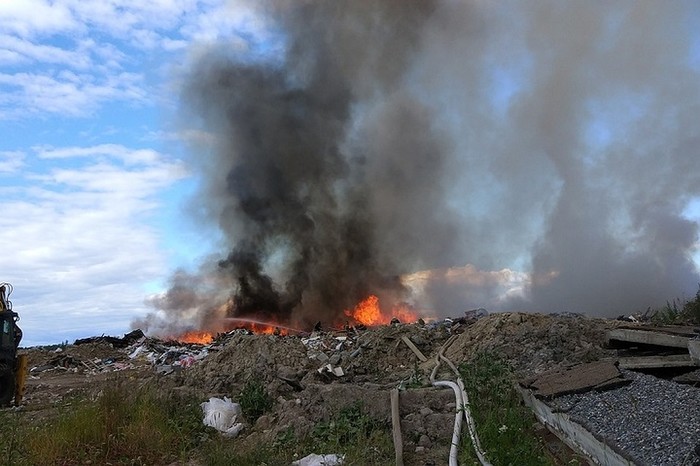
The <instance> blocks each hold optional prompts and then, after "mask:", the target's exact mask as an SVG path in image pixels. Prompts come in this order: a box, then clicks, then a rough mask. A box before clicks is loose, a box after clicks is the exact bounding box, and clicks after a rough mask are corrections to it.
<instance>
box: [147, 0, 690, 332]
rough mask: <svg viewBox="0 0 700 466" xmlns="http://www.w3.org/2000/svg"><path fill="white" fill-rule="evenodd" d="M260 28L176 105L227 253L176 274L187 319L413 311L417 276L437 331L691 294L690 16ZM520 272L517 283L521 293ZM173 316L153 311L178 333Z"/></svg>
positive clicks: (339, 11) (272, 8) (280, 9)
mask: <svg viewBox="0 0 700 466" xmlns="http://www.w3.org/2000/svg"><path fill="white" fill-rule="evenodd" d="M253 8H254V9H255V12H256V14H257V15H258V16H259V17H260V18H265V20H266V21H267V23H266V24H268V25H272V26H270V27H271V28H272V29H274V30H275V31H276V34H277V35H276V36H275V37H278V38H280V39H279V42H281V43H282V45H281V46H280V47H279V50H277V52H276V53H271V54H268V55H265V54H264V53H263V54H259V55H260V56H251V54H245V53H236V52H235V51H231V50H227V49H226V47H225V46H224V45H221V44H220V45H218V46H216V47H213V48H212V49H211V50H210V51H209V52H207V53H204V54H202V55H201V57H200V58H199V59H198V60H197V61H196V63H195V64H194V65H193V66H192V68H191V70H190V74H189V78H188V80H187V83H186V86H185V92H184V102H185V103H186V105H187V107H188V109H189V110H188V112H189V113H188V115H189V116H190V118H191V120H192V121H195V122H196V123H192V124H193V125H199V127H200V129H204V130H206V131H207V132H208V133H210V134H212V135H213V140H214V141H215V142H214V143H213V145H212V146H211V147H209V148H205V147H199V148H198V149H197V150H196V151H195V154H197V157H196V159H195V160H194V161H193V163H194V166H196V167H198V168H199V170H200V172H201V175H202V179H203V180H204V182H203V187H202V190H201V193H200V196H199V197H198V203H199V205H200V206H201V207H200V209H201V210H202V211H203V212H204V214H205V215H204V217H205V218H207V219H209V220H213V221H214V222H215V224H216V226H217V228H219V229H220V230H221V231H222V232H223V233H224V237H225V238H226V242H227V244H226V247H227V248H228V252H227V253H225V254H224V256H223V257H221V258H219V260H217V261H213V262H211V263H206V264H204V265H203V268H202V270H201V271H199V272H198V273H196V274H193V275H187V274H184V273H179V274H177V275H176V277H175V281H174V288H175V289H178V290H182V289H187V290H189V291H188V292H189V293H191V294H192V295H193V296H195V297H196V299H194V301H193V300H192V299H190V300H189V303H190V304H192V302H196V306H195V307H197V308H200V309H209V311H207V312H203V313H195V315H197V316H200V317H199V318H202V319H204V320H206V319H208V318H209V317H203V316H211V315H213V314H215V315H221V314H222V313H223V315H229V316H230V315H237V316H241V315H251V314H252V315H256V316H264V317H269V318H274V319H275V320H282V321H290V320H291V321H295V322H301V323H306V324H308V323H310V322H313V321H316V320H323V321H326V322H332V321H334V320H336V319H337V318H338V317H339V316H342V311H343V310H344V309H349V308H351V307H352V306H353V305H354V304H356V303H357V302H358V301H359V300H361V299H362V298H364V297H366V296H367V295H368V294H370V293H374V294H377V295H379V296H380V299H382V300H383V301H382V302H387V303H391V302H397V301H400V300H404V299H410V298H411V294H410V293H411V291H415V290H411V288H410V287H408V286H407V284H410V280H406V279H405V278H406V277H408V276H409V275H410V274H411V273H414V272H418V271H421V270H423V271H427V270H431V271H432V272H430V273H428V272H426V273H425V274H424V275H422V276H421V277H422V278H421V280H423V281H422V283H423V286H422V291H423V297H422V298H421V305H422V306H425V307H429V308H431V309H433V312H435V313H437V314H443V315H445V314H454V313H455V312H459V311H461V310H464V309H469V308H472V307H487V308H490V309H529V310H538V311H561V310H569V311H578V312H585V313H589V314H597V315H612V314H620V313H622V312H627V311H634V310H641V309H643V308H646V307H647V306H650V305H656V304H659V303H663V302H664V301H665V300H667V299H670V298H672V297H678V296H681V295H683V294H686V295H688V294H690V293H694V289H695V288H696V286H697V281H698V271H697V268H696V265H695V263H694V262H693V260H692V257H691V254H692V253H693V250H694V248H695V247H696V244H697V240H698V224H697V221H696V220H694V219H693V218H691V217H688V215H686V209H687V206H688V205H689V203H691V202H693V201H694V200H697V199H698V197H699V196H700V169H698V166H697V164H698V160H700V126H699V125H697V123H696V119H697V115H698V114H700V86H698V82H700V81H699V80H698V78H699V77H700V76H699V69H700V45H698V44H700V39H699V38H698V33H697V31H698V29H697V27H694V26H697V24H696V23H697V21H694V20H693V19H691V18H697V17H699V16H698V13H699V11H698V8H697V5H696V4H695V3H694V2H674V3H672V4H671V3H667V2H651V1H621V2H616V3H615V4H606V5H605V7H604V8H603V6H602V5H600V4H598V3H595V2H557V1H552V2H547V1H544V2H542V1H537V2H518V3H508V2H506V3H503V2H481V1H450V0H443V1H438V0H435V1H422V0H421V1H418V0H416V1H405V0H391V1H390V0H383V1H356V0H335V1H321V0H305V1H278V2H272V1H270V2H255V4H254V7H253ZM467 264H469V267H467V268H464V269H462V272H461V273H463V274H466V275H465V277H466V278H465V281H460V280H459V279H458V277H459V276H460V275H459V273H456V272H455V270H456V269H454V267H464V266H465V265H467ZM450 267H452V268H451V269H449V270H451V272H450V273H449V274H446V273H445V272H444V271H445V270H448V268H450ZM509 268H510V269H509ZM513 269H516V270H517V269H519V270H524V271H529V273H528V274H527V277H528V278H527V279H524V280H522V282H521V283H520V284H518V285H517V286H515V285H514V287H515V288H517V289H518V290H519V291H518V292H516V293H514V292H513V289H510V290H504V289H503V284H504V283H506V281H507V280H512V279H513V277H518V276H520V275H518V274H517V273H515V272H512V270H513ZM495 270H499V271H500V272H498V273H493V271H495ZM441 271H442V272H441ZM448 275H449V277H450V278H449V280H444V279H442V278H441V277H443V278H444V277H446V276H448ZM467 275H468V276H467ZM402 277H403V278H404V279H403V280H402ZM431 277H432V278H431ZM479 277H481V278H479ZM499 280H501V281H499ZM183 283H187V284H188V286H189V288H188V287H187V286H184V287H183V286H182V285H183ZM212 283H216V289H217V291H216V292H215V293H211V292H212ZM480 284H483V285H484V286H481V285H480ZM222 289H223V290H225V291H222ZM171 292H172V290H171ZM211 296H215V297H216V298H215V299H214V298H209V297H211ZM413 297H414V298H415V296H413ZM210 299H211V301H210ZM166 301H167V302H166ZM187 302H188V301H187V300H183V301H182V302H179V303H178V302H174V301H173V302H170V301H168V300H165V299H164V298H163V297H161V298H159V299H158V300H157V302H155V305H156V307H157V308H158V309H160V311H159V312H160V313H161V314H162V315H164V316H165V320H166V321H173V320H179V319H180V317H183V316H184V315H185V314H187V313H188V312H190V311H189V310H191V308H192V307H191V306H189V305H188V304H187ZM222 306H223V307H222ZM187 309H189V310H188V311H187V312H185V310H187ZM214 309H216V311H212V310H214ZM222 309H224V310H222ZM212 313H213V314H212ZM161 314H159V315H161ZM162 315H161V316H162ZM187 315H189V314H187Z"/></svg>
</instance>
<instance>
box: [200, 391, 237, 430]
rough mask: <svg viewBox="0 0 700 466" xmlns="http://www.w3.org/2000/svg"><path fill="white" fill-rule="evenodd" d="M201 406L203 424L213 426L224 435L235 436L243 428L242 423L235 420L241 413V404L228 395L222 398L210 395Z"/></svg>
mask: <svg viewBox="0 0 700 466" xmlns="http://www.w3.org/2000/svg"><path fill="white" fill-rule="evenodd" d="M201 406H202V410H203V411H204V420H203V422H204V425H205V426H209V427H213V428H215V429H216V430H218V431H219V432H221V433H223V434H224V435H225V436H226V437H236V436H237V435H238V434H239V433H240V432H241V430H243V424H242V423H240V422H236V421H237V420H238V417H239V416H240V415H241V413H242V411H241V406H240V405H239V404H238V403H234V402H232V401H231V400H230V399H229V398H228V397H224V399H223V400H222V399H221V398H215V397H212V398H209V401H205V402H204V403H202V404H201Z"/></svg>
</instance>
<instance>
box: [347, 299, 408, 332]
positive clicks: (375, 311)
mask: <svg viewBox="0 0 700 466" xmlns="http://www.w3.org/2000/svg"><path fill="white" fill-rule="evenodd" d="M345 315H346V316H348V317H352V318H353V319H355V320H356V321H357V322H359V323H361V324H363V325H366V326H368V327H372V326H375V325H386V324H388V323H390V322H391V319H393V318H397V319H399V320H400V321H401V322H415V321H416V320H418V315H417V314H416V313H415V312H413V311H412V310H411V309H410V308H409V307H408V306H407V305H404V304H398V305H396V306H394V308H393V309H392V310H391V313H390V314H383V313H382V310H381V308H380V307H379V298H377V297H376V296H375V295H369V297H367V298H366V299H364V300H363V301H360V302H359V303H358V304H357V306H355V309H353V310H352V311H349V310H346V311H345Z"/></svg>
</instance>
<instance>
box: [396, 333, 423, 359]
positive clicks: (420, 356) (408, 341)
mask: <svg viewBox="0 0 700 466" xmlns="http://www.w3.org/2000/svg"><path fill="white" fill-rule="evenodd" d="M401 340H402V341H403V342H404V343H406V346H408V347H409V348H410V349H411V351H413V352H414V353H415V355H416V356H418V359H420V360H421V362H425V361H427V360H428V358H426V357H425V355H424V354H423V353H421V351H420V350H419V349H418V347H417V346H416V345H414V344H413V342H412V341H411V339H410V338H408V337H407V336H406V335H404V336H402V337H401Z"/></svg>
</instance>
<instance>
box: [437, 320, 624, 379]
mask: <svg viewBox="0 0 700 466" xmlns="http://www.w3.org/2000/svg"><path fill="white" fill-rule="evenodd" d="M617 325H619V322H617V321H614V320H606V319H593V318H588V317H584V316H581V315H576V314H574V315H545V314H528V313H504V314H492V315H490V316H488V317H485V318H482V319H480V320H478V321H477V322H475V323H474V324H473V325H471V326H469V327H468V328H467V329H466V330H465V332H464V333H462V334H461V335H460V336H459V337H458V338H457V340H456V341H455V342H454V343H452V345H450V347H449V348H448V350H447V351H446V353H445V354H446V356H447V357H448V358H450V359H451V360H452V361H453V362H454V363H455V364H459V363H461V362H465V361H469V360H471V359H472V358H473V356H474V355H475V354H477V353H479V352H493V353H497V354H499V355H501V356H502V357H504V358H505V359H506V360H507V361H508V362H509V363H510V364H511V365H512V366H513V368H514V369H515V370H516V372H517V373H518V374H519V375H520V376H529V375H533V374H537V373H541V372H544V371H547V370H553V369H559V368H562V367H565V366H570V365H573V364H578V363H583V362H591V361H596V360H598V359H600V358H601V357H604V356H607V355H613V354H614V352H613V351H611V350H608V349H605V344H606V341H605V332H606V330H608V329H610V328H613V327H615V326H617Z"/></svg>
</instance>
